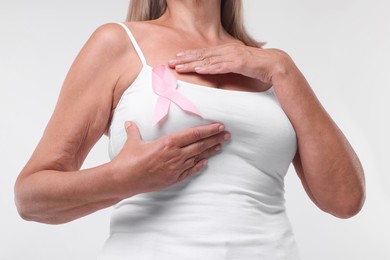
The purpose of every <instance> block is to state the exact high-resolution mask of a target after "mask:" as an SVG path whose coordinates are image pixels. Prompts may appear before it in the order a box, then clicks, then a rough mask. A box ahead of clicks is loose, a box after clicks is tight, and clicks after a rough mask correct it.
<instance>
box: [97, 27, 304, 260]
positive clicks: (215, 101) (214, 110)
mask: <svg viewBox="0 0 390 260" xmlns="http://www.w3.org/2000/svg"><path fill="white" fill-rule="evenodd" d="M120 25H121V26H122V27H123V28H124V29H125V30H126V32H127V33H128V35H129V37H130V40H131V42H132V44H133V45H134V48H135V50H136V52H137V54H138V55H139V57H140V59H141V61H142V64H143V65H142V69H141V71H140V72H139V75H138V76H137V78H136V79H135V81H134V82H133V83H132V84H131V86H129V88H128V89H126V90H125V92H124V93H123V95H122V97H121V99H120V101H119V103H118V105H117V107H116V109H115V112H114V115H113V118H112V122H111V126H110V132H109V154H110V158H111V159H112V158H114V157H115V156H116V155H117V154H118V153H119V152H120V150H121V148H122V147H123V145H124V143H125V141H126V136H127V135H126V131H125V129H124V122H125V121H126V120H131V121H133V122H135V123H136V124H137V125H138V127H139V129H140V132H141V135H142V138H143V140H145V141H147V140H153V139H156V138H159V137H161V136H163V135H166V134H168V133H171V132H173V131H177V130H181V129H186V128H189V127H193V126H197V125H203V124H206V123H209V122H222V123H223V124H224V125H225V128H226V130H227V131H229V132H230V133H231V140H230V141H229V142H228V143H226V144H224V145H223V148H222V151H221V152H220V153H219V154H217V155H215V156H213V157H211V158H209V160H208V161H209V162H208V165H207V167H206V168H205V169H203V170H202V171H201V172H200V173H197V174H195V175H193V176H192V177H190V178H187V179H185V180H184V181H182V182H179V183H177V184H175V185H173V186H170V187H168V188H165V189H163V190H159V191H155V192H148V193H142V194H137V195H135V196H133V197H130V198H128V199H125V200H123V201H121V202H119V203H118V204H117V205H115V206H114V209H113V213H112V218H111V227H110V236H109V238H108V239H107V241H106V244H105V246H104V248H103V250H102V252H101V254H100V256H99V259H104V260H106V259H107V260H108V259H110V260H199V259H202V260H225V259H239V260H282V259H283V260H296V259H299V256H298V250H297V248H296V244H295V240H294V237H293V234H292V230H291V226H290V223H289V220H288V218H287V216H286V212H285V201H284V177H285V175H286V172H287V170H288V167H289V165H290V163H291V161H292V159H293V157H294V155H295V153H296V150H297V142H296V135H295V132H294V129H293V127H292V125H291V123H290V121H289V120H288V118H287V116H286V115H285V113H284V112H283V110H282V109H281V107H280V104H279V103H278V100H277V98H276V96H275V94H274V92H273V89H272V88H271V89H269V90H267V91H264V92H244V91H235V90H223V89H217V88H211V87H206V86H201V85H197V84H192V83H187V82H184V81H180V80H179V81H177V91H178V92H179V93H180V94H181V95H183V96H185V97H186V98H187V99H188V100H190V101H191V102H192V104H193V105H194V106H195V107H196V108H197V109H198V111H199V112H200V114H201V117H199V116H196V115H194V114H191V113H187V112H186V111H184V110H183V109H182V108H181V107H179V106H177V105H176V104H175V103H171V104H170V107H169V112H168V116H167V118H166V120H165V121H164V122H163V123H162V124H154V122H153V118H154V113H155V111H154V109H155V106H156V102H158V98H159V96H158V95H157V94H156V93H155V92H154V91H153V88H152V67H151V66H149V65H148V64H147V62H146V60H145V56H144V55H143V53H142V51H141V49H140V47H139V46H138V44H137V42H136V40H135V39H134V37H133V35H132V34H131V32H130V31H129V29H128V28H127V26H125V25H124V24H121V23H120ZM129 159H131V158H129Z"/></svg>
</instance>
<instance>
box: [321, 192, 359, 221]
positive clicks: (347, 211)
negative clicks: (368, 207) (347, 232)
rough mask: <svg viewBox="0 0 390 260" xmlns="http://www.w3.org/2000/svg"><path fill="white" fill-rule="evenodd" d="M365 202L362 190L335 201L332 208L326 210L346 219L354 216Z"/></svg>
mask: <svg viewBox="0 0 390 260" xmlns="http://www.w3.org/2000/svg"><path fill="white" fill-rule="evenodd" d="M364 202H365V192H364V191H362V192H360V193H359V194H358V195H355V196H354V198H349V199H344V200H342V201H340V202H339V203H337V205H336V206H335V207H333V208H332V210H329V211H328V212H329V213H330V214H332V215H333V216H335V217H338V218H341V219H348V218H351V217H354V216H356V215H357V214H358V213H359V212H360V211H361V210H362V208H363V205H364Z"/></svg>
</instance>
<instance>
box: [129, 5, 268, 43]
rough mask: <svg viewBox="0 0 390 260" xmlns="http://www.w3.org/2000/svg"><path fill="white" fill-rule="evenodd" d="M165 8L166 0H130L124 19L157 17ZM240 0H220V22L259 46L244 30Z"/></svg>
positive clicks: (237, 34) (237, 37)
mask: <svg viewBox="0 0 390 260" xmlns="http://www.w3.org/2000/svg"><path fill="white" fill-rule="evenodd" d="M166 9H167V1H166V0H131V1H130V5H129V10H128V13H127V18H126V21H148V20H154V19H157V18H159V17H160V16H161V15H163V13H164V12H165V10H166ZM242 13H243V8H242V1H241V0H221V23H222V26H223V28H224V29H225V31H226V32H227V33H229V34H230V35H231V36H233V37H234V38H236V39H238V40H240V41H242V42H243V43H244V44H245V45H248V46H252V47H259V48H261V47H262V46H263V45H264V43H262V42H258V41H256V40H255V39H253V38H252V37H251V36H250V35H249V34H248V33H247V32H246V30H245V27H244V19H243V14H242Z"/></svg>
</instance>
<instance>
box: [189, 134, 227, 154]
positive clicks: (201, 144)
mask: <svg viewBox="0 0 390 260" xmlns="http://www.w3.org/2000/svg"><path fill="white" fill-rule="evenodd" d="M229 139H230V133H228V132H222V133H219V134H217V135H215V136H211V137H208V138H205V139H202V140H200V141H198V142H195V143H192V144H190V145H188V146H186V147H183V148H182V151H183V154H184V155H183V158H184V160H187V159H188V158H191V157H194V156H199V155H200V154H202V153H203V152H205V151H206V150H208V149H210V148H211V147H214V146H216V145H218V144H220V143H222V142H225V141H227V140H229Z"/></svg>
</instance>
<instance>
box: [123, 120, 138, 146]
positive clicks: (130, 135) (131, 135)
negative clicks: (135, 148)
mask: <svg viewBox="0 0 390 260" xmlns="http://www.w3.org/2000/svg"><path fill="white" fill-rule="evenodd" d="M125 129H126V133H127V139H131V140H132V141H141V139H142V138H141V134H140V132H139V129H138V126H137V125H136V124H135V123H134V122H131V121H126V122H125Z"/></svg>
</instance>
